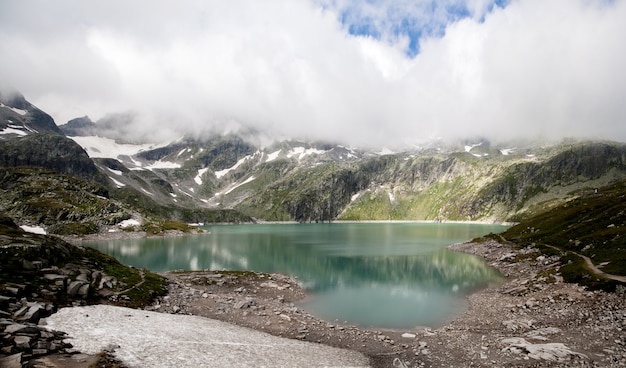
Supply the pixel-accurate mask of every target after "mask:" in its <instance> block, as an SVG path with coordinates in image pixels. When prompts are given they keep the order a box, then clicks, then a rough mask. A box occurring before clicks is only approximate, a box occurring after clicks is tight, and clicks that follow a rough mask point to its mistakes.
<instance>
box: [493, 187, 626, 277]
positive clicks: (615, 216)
mask: <svg viewBox="0 0 626 368" xmlns="http://www.w3.org/2000/svg"><path fill="white" fill-rule="evenodd" d="M502 236H503V237H504V238H505V239H507V240H509V241H512V242H514V243H516V244H519V245H535V246H539V247H542V245H545V244H547V245H551V246H553V247H556V248H558V249H560V250H561V251H562V252H561V254H562V256H563V258H562V259H563V260H564V261H565V262H564V263H566V264H567V265H566V266H565V267H564V268H563V270H562V271H563V275H564V276H565V277H568V276H569V277H570V278H574V279H575V280H573V281H578V282H580V281H583V283H585V282H584V281H585V279H588V281H593V280H592V279H597V278H596V277H594V276H593V275H592V273H591V272H590V271H589V270H588V269H586V268H587V267H586V266H585V264H584V261H582V258H580V257H578V256H576V255H575V253H578V254H581V255H584V256H587V257H589V258H590V259H591V260H592V262H593V263H594V265H596V266H600V268H601V270H602V271H603V272H606V273H609V274H614V275H621V276H626V180H623V181H619V182H617V183H614V184H612V185H609V186H606V187H602V188H598V189H595V188H594V189H588V190H586V191H583V192H582V193H580V195H578V196H577V197H576V198H574V199H572V200H570V201H568V202H566V203H565V204H562V205H559V206H557V207H555V208H553V209H551V210H549V211H546V212H543V213H540V214H538V215H536V216H533V217H531V218H528V219H526V220H524V221H522V222H521V223H519V224H518V225H516V226H514V227H512V228H510V229H508V230H507V231H506V232H504V233H503V234H502ZM543 249H544V251H546V252H553V251H554V250H553V249H552V248H547V247H545V246H544V247H543ZM584 275H587V276H584ZM596 281H597V282H600V281H601V280H595V281H594V282H596ZM594 282H592V283H594Z"/></svg>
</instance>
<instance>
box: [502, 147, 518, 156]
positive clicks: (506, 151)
mask: <svg viewBox="0 0 626 368" xmlns="http://www.w3.org/2000/svg"><path fill="white" fill-rule="evenodd" d="M514 151H515V148H505V149H501V150H500V153H501V154H503V155H504V156H508V155H510V154H511V153H513V152H514Z"/></svg>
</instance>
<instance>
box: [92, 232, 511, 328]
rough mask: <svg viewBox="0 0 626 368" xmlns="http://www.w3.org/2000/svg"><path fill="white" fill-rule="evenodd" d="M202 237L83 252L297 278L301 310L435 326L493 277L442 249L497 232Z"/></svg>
mask: <svg viewBox="0 0 626 368" xmlns="http://www.w3.org/2000/svg"><path fill="white" fill-rule="evenodd" d="M206 229H207V230H208V231H210V232H211V233H210V234H204V235H191V236H184V237H176V238H153V239H128V240H119V241H107V242H98V243H93V244H90V245H92V246H93V247H95V248H97V249H99V250H101V251H103V252H105V253H108V254H110V255H113V256H114V257H116V258H118V259H119V260H120V261H121V262H123V263H126V264H130V265H133V266H136V267H145V268H148V269H150V270H152V271H156V272H164V271H170V270H202V269H210V270H221V269H229V270H252V271H260V272H281V273H285V274H289V275H292V276H296V277H298V279H299V281H300V282H301V283H302V284H303V285H304V286H305V287H306V288H307V289H308V293H309V295H310V297H308V298H307V299H306V300H305V301H303V302H302V303H301V307H303V308H304V309H306V310H307V311H309V312H311V313H312V314H316V315H318V316H320V317H322V318H325V319H327V320H331V321H333V320H340V321H347V322H348V323H352V324H357V325H361V326H373V327H384V328H407V327H412V326H416V325H424V326H437V325H441V324H442V323H445V322H447V321H448V320H450V319H451V318H453V317H454V316H456V315H458V314H459V313H460V312H461V311H462V310H463V309H464V308H465V296H466V295H467V294H468V293H471V292H473V291H475V290H477V289H480V288H483V287H485V286H487V285H489V284H490V283H495V282H498V281H499V280H500V278H501V276H500V275H499V273H498V272H497V271H496V270H495V269H493V268H491V267H489V266H488V265H487V264H486V263H485V262H484V261H483V260H481V259H479V258H477V257H474V256H471V255H467V254H460V253H454V252H450V251H448V250H446V249H445V247H446V246H447V245H450V244H454V243H458V242H461V241H465V240H468V239H472V238H474V237H477V236H481V235H484V234H487V233H489V232H500V231H503V230H504V229H506V227H504V226H501V225H478V224H431V223H367V224H363V223H335V224H306V225H304V224H279V225H276V224H272V225H219V226H210V227H207V228H206Z"/></svg>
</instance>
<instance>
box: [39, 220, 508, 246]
mask: <svg viewBox="0 0 626 368" xmlns="http://www.w3.org/2000/svg"><path fill="white" fill-rule="evenodd" d="M285 224H293V225H303V226H306V225H309V224H315V223H314V222H313V223H308V222H307V223H300V222H297V221H257V222H254V223H245V225H285ZM320 224H321V223H320ZM325 224H476V225H503V226H513V225H515V223H513V222H490V221H435V220H358V221H357V220H347V221H332V222H328V223H326V222H325ZM191 225H193V226H197V227H198V228H197V229H194V230H192V231H190V232H183V231H179V230H167V231H165V232H163V233H162V234H148V233H147V232H145V231H124V230H122V229H119V228H116V227H114V226H111V227H107V228H106V229H103V230H102V231H100V232H98V233H95V234H86V235H57V234H50V235H53V236H57V237H59V238H61V239H63V240H65V241H67V242H70V243H87V242H96V241H107V240H124V239H141V238H170V237H178V236H189V235H200V234H205V235H207V234H210V232H207V231H204V230H202V229H201V227H202V226H213V225H216V226H217V225H219V226H236V225H244V224H236V223H211V224H191Z"/></svg>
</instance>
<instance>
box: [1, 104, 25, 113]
mask: <svg viewBox="0 0 626 368" xmlns="http://www.w3.org/2000/svg"><path fill="white" fill-rule="evenodd" d="M0 107H6V108H7V109H11V110H13V112H15V113H16V114H18V115H22V116H24V115H26V114H28V111H26V110H22V109H18V108H16V107H11V106H7V105H5V104H3V103H1V102H0Z"/></svg>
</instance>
